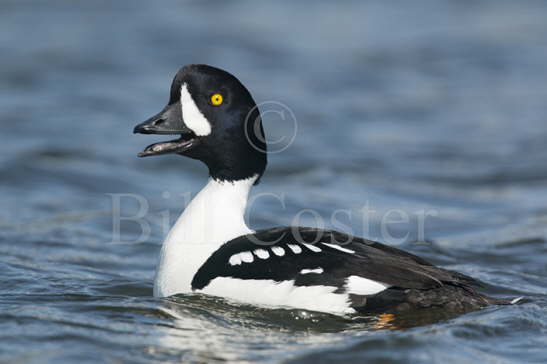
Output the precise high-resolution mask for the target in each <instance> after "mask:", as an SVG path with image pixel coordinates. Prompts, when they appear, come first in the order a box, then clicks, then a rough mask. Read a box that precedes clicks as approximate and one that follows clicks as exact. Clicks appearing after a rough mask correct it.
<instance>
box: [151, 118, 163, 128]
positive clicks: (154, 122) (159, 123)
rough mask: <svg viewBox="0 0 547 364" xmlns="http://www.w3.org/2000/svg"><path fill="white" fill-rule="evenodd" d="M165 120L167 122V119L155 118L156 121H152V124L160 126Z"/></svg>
mask: <svg viewBox="0 0 547 364" xmlns="http://www.w3.org/2000/svg"><path fill="white" fill-rule="evenodd" d="M164 122H165V119H157V120H154V121H153V122H152V125H154V126H158V125H161V124H163V123H164Z"/></svg>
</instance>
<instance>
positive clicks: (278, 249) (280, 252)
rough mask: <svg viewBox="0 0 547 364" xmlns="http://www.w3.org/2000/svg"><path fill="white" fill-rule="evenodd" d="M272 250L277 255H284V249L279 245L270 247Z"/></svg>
mask: <svg viewBox="0 0 547 364" xmlns="http://www.w3.org/2000/svg"><path fill="white" fill-rule="evenodd" d="M272 252H273V253H274V254H275V255H277V256H278V257H282V256H283V255H285V249H283V248H282V247H280V246H273V247H272Z"/></svg>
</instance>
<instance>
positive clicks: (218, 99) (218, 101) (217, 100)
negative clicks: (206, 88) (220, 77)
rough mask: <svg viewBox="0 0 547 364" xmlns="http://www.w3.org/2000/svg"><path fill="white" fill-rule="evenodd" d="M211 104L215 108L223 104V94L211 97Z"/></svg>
mask: <svg viewBox="0 0 547 364" xmlns="http://www.w3.org/2000/svg"><path fill="white" fill-rule="evenodd" d="M211 104H213V105H214V106H219V105H221V104H222V95H221V94H214V95H213V96H211Z"/></svg>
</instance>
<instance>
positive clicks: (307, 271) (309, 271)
mask: <svg viewBox="0 0 547 364" xmlns="http://www.w3.org/2000/svg"><path fill="white" fill-rule="evenodd" d="M310 273H315V274H321V273H323V268H315V269H302V270H301V271H300V274H310Z"/></svg>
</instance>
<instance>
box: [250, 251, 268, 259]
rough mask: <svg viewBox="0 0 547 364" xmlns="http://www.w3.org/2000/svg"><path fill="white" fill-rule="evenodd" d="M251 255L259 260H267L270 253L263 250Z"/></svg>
mask: <svg viewBox="0 0 547 364" xmlns="http://www.w3.org/2000/svg"><path fill="white" fill-rule="evenodd" d="M253 253H254V254H255V255H256V256H257V257H259V258H260V259H268V258H269V257H270V253H268V251H267V250H264V249H256V250H255V251H254V252H253Z"/></svg>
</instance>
